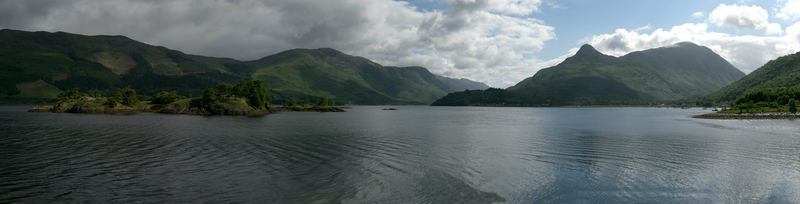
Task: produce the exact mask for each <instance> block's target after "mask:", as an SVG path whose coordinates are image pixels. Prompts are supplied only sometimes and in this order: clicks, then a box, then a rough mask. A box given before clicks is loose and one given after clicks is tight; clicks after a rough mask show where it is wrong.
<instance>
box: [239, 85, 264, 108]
mask: <svg viewBox="0 0 800 204" xmlns="http://www.w3.org/2000/svg"><path fill="white" fill-rule="evenodd" d="M233 92H234V93H235V94H236V95H239V96H241V97H244V98H245V99H247V105H249V106H250V107H253V108H254V109H264V108H269V107H270V106H271V104H270V101H272V97H270V95H269V92H267V87H266V86H265V85H264V82H261V80H252V81H243V82H239V84H237V85H236V86H234V87H233Z"/></svg>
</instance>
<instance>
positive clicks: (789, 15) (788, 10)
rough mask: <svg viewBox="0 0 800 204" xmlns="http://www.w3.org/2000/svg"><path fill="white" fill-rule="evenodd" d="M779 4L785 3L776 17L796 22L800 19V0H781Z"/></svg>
mask: <svg viewBox="0 0 800 204" xmlns="http://www.w3.org/2000/svg"><path fill="white" fill-rule="evenodd" d="M778 3H779V4H780V3H783V6H781V7H780V8H779V9H778V13H777V14H775V17H777V18H780V19H783V20H794V19H797V18H798V17H800V0H779V1H778Z"/></svg>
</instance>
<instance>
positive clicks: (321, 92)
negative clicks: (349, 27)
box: [247, 48, 486, 104]
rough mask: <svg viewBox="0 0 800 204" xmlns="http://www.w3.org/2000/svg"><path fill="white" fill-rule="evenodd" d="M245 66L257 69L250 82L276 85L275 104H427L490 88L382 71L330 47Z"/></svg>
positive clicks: (408, 71)
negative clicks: (316, 99)
mask: <svg viewBox="0 0 800 204" xmlns="http://www.w3.org/2000/svg"><path fill="white" fill-rule="evenodd" d="M247 64H248V65H249V66H251V67H253V68H254V70H253V71H254V72H253V73H252V78H254V79H261V80H263V81H265V82H266V83H267V87H275V88H274V91H275V92H277V93H279V94H278V95H277V96H276V99H277V100H288V99H289V98H292V99H294V100H304V99H307V98H309V97H308V96H309V95H313V96H325V97H328V98H333V99H334V100H335V101H337V102H340V103H347V104H429V103H430V102H432V101H434V100H436V99H437V98H439V97H442V96H444V95H445V94H447V93H448V92H453V91H461V90H465V89H469V88H474V87H486V85H484V84H481V83H477V82H472V81H467V82H464V81H461V80H455V79H450V78H445V77H441V76H437V75H434V74H432V73H430V72H429V71H428V70H427V69H425V68H423V67H388V66H387V67H384V66H381V65H380V64H378V63H375V62H372V61H370V60H368V59H365V58H363V57H356V56H351V55H347V54H344V53H341V52H339V51H336V50H334V49H328V48H323V49H293V50H288V51H284V52H281V53H278V54H275V55H272V56H268V57H264V58H261V59H258V60H255V61H252V62H248V63H247ZM476 84H477V85H476Z"/></svg>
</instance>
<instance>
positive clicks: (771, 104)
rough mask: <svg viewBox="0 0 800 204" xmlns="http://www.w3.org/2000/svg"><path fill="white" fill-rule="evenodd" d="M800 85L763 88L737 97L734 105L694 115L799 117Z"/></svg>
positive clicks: (702, 116) (701, 116)
mask: <svg viewBox="0 0 800 204" xmlns="http://www.w3.org/2000/svg"><path fill="white" fill-rule="evenodd" d="M798 100H800V86H792V87H775V88H761V89H755V90H752V91H750V92H748V93H747V94H745V95H742V96H740V97H739V98H737V99H736V101H735V103H734V106H732V107H731V108H726V109H722V110H720V111H718V112H716V113H709V114H703V115H698V116H694V117H695V118H708V119H797V118H800V114H798V113H797V112H798V110H797V105H798Z"/></svg>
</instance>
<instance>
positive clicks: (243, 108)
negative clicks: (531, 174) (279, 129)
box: [30, 80, 344, 115]
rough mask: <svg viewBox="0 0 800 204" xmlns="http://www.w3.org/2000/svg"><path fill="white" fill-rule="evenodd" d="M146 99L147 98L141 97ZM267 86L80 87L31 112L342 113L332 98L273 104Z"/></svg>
mask: <svg viewBox="0 0 800 204" xmlns="http://www.w3.org/2000/svg"><path fill="white" fill-rule="evenodd" d="M140 99H147V100H140ZM271 100H272V98H271V97H270V95H269V92H268V91H267V89H266V86H265V85H264V83H263V82H261V81H260V80H250V81H241V82H239V83H238V84H236V85H233V86H232V85H229V84H219V85H217V86H216V87H214V88H209V89H206V90H205V91H203V94H202V96H200V97H191V96H183V95H180V94H178V93H177V92H176V91H169V92H167V91H162V92H159V93H156V94H155V95H154V96H152V97H151V96H139V95H137V94H136V90H134V89H132V88H120V89H116V90H115V91H114V93H113V94H111V95H109V96H103V95H102V94H101V93H100V92H98V91H94V92H91V93H83V92H81V91H80V90H78V89H77V88H73V89H69V90H66V91H63V92H61V93H59V94H58V101H57V102H56V103H55V105H53V106H36V107H34V108H33V109H31V110H30V111H31V112H69V113H132V112H158V113H173V114H200V115H262V114H269V113H276V112H280V111H304V112H343V111H344V110H343V109H342V108H341V107H337V106H335V103H333V101H332V100H328V99H327V98H324V97H323V98H320V99H319V102H318V103H317V104H313V105H312V104H305V105H297V104H296V103H294V101H292V103H291V104H288V105H286V106H281V107H274V106H273V105H272V104H271V102H270V101H271Z"/></svg>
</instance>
